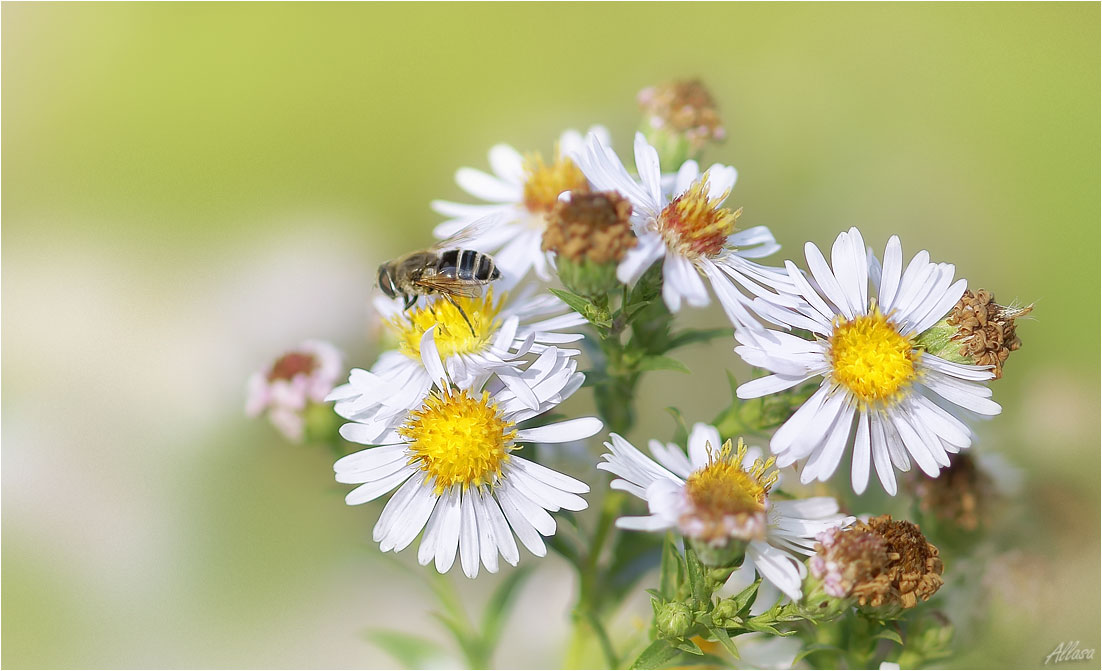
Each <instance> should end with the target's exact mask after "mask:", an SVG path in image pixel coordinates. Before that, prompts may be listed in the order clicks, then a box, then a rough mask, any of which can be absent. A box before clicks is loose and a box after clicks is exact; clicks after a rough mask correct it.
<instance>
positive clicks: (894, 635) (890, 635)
mask: <svg viewBox="0 0 1102 671" xmlns="http://www.w3.org/2000/svg"><path fill="white" fill-rule="evenodd" d="M873 638H874V639H875V638H883V639H886V640H889V641H894V642H896V643H898V644H899V645H903V637H902V636H900V635H899V632H898V631H896V630H895V629H892V628H887V629H881V630H880V631H878V632H877V633H876V635H875V636H873Z"/></svg>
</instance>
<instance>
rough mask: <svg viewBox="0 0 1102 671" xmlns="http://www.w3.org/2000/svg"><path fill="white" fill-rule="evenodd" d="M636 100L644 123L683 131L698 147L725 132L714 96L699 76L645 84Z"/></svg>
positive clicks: (723, 136) (716, 138)
mask: <svg viewBox="0 0 1102 671" xmlns="http://www.w3.org/2000/svg"><path fill="white" fill-rule="evenodd" d="M638 101H639V107H640V108H641V109H642V110H643V114H644V123H646V124H649V125H650V126H651V127H652V128H655V129H659V128H661V129H666V130H671V131H674V132H677V133H682V134H684V135H685V136H686V137H687V138H688V139H689V140H690V142H692V143H693V144H695V145H697V146H700V145H703V144H704V143H705V142H707V141H709V140H711V141H713V142H720V141H722V140H723V139H724V138H725V137H726V135H727V133H726V131H725V130H724V128H723V124H722V122H721V121H720V118H719V110H718V109H717V108H716V103H715V99H713V98H712V94H711V92H709V91H708V89H707V87H705V86H704V83H703V82H701V81H700V80H699V79H689V80H676V81H672V82H669V83H666V84H661V85H658V86H650V87H647V88H645V89H643V90H642V91H640V92H639V96H638Z"/></svg>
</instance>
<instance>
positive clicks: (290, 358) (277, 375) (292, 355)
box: [268, 352, 318, 382]
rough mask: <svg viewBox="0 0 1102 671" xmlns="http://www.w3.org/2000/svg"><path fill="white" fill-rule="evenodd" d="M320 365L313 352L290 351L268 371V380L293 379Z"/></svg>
mask: <svg viewBox="0 0 1102 671" xmlns="http://www.w3.org/2000/svg"><path fill="white" fill-rule="evenodd" d="M317 365H318V362H317V359H315V358H314V356H313V355H312V354H305V353H303V352H288V353H287V354H284V355H283V356H281V357H279V359H277V360H276V362H275V363H274V364H272V369H271V370H270V371H268V381H269V382H275V381H276V380H291V379H293V378H294V377H295V376H296V375H298V374H299V373H307V374H308V373H311V372H313V370H314V368H316V367H317Z"/></svg>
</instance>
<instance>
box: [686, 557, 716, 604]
mask: <svg viewBox="0 0 1102 671" xmlns="http://www.w3.org/2000/svg"><path fill="white" fill-rule="evenodd" d="M685 568H686V570H687V572H688V574H689V588H690V589H692V592H693V598H695V599H699V600H701V601H710V600H711V598H712V590H710V589H708V581H707V580H706V579H705V577H704V564H702V563H700V558H698V557H697V556H696V552H695V551H694V550H693V549H692V548H691V547H689V546H688V544H686V546H685Z"/></svg>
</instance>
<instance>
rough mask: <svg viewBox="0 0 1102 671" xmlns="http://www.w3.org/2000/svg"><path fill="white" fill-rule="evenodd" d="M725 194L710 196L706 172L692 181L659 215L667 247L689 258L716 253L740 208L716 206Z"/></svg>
mask: <svg viewBox="0 0 1102 671" xmlns="http://www.w3.org/2000/svg"><path fill="white" fill-rule="evenodd" d="M728 193H730V192H729V191H728V192H725V193H723V194H721V195H720V196H719V197H718V198H709V197H708V173H704V176H703V177H701V178H700V179H699V180H697V181H696V182H693V184H692V185H691V186H690V187H689V189H688V190H687V191H686V192H685V193H683V194H681V195H680V196H678V197H677V198H675V199H674V200H673V202H671V203H670V204H669V205H667V206H666V208H665V209H664V210H662V213H661V214H659V215H658V231H659V233H661V234H662V238H663V239H664V240H665V241H666V246H667V247H669V248H671V249H675V250H677V251H678V252H679V253H681V254H682V255H685V256H690V257H697V256H715V255H716V254H719V252H720V251H721V250H722V249H723V246H724V245H725V244H726V243H727V237H728V236H730V235H731V234H732V233H734V232H735V224H736V222H737V221H738V217H739V215H740V214H742V210H741V209H739V210H736V211H732V210H730V209H728V208H726V207H720V206H719V204H720V203H722V202H723V201H724V200H725V199H726V198H727V194H728Z"/></svg>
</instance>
